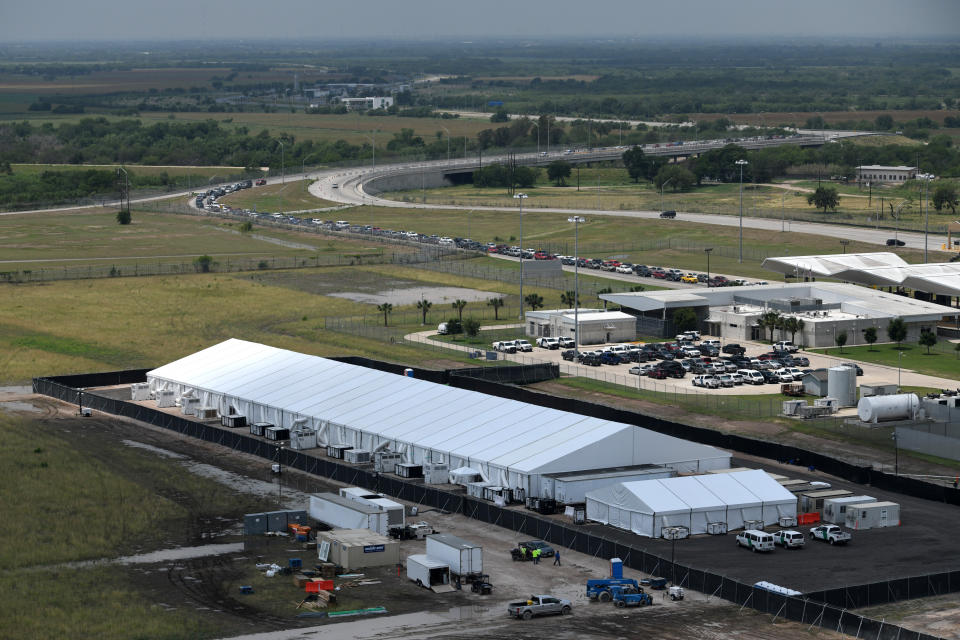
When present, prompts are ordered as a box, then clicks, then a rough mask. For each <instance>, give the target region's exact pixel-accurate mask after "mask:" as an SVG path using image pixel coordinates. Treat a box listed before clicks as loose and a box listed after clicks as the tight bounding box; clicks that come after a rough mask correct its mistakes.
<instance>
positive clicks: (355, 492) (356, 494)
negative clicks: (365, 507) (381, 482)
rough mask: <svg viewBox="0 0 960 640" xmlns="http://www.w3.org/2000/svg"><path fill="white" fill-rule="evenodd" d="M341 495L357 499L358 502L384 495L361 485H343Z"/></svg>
mask: <svg viewBox="0 0 960 640" xmlns="http://www.w3.org/2000/svg"><path fill="white" fill-rule="evenodd" d="M340 497H341V498H348V499H350V500H356V501H357V502H363V501H364V500H369V499H371V498H382V497H383V496H382V495H380V494H379V493H376V492H373V491H370V490H369V489H363V488H361V487H342V488H341V489H340Z"/></svg>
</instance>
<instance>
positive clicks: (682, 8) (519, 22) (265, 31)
mask: <svg viewBox="0 0 960 640" xmlns="http://www.w3.org/2000/svg"><path fill="white" fill-rule="evenodd" d="M958 25H960V2H957V1H956V0H913V1H912V2H911V3H909V4H904V3H902V2H901V1H900V0H844V1H842V2H836V1H835V0H806V2H804V3H803V5H802V6H799V5H798V4H797V3H796V2H788V1H787V0H764V1H763V2H753V1H751V2H732V3H727V4H723V5H721V4H719V3H717V2H715V1H714V0H672V2H670V3H669V4H665V3H659V2H651V1H649V0H646V1H645V0H639V1H637V0H594V2H593V3H591V4H590V5H589V6H588V7H585V6H584V5H583V4H582V3H579V2H574V1H573V0H524V2H513V1H512V0H487V2H486V3H485V4H484V5H483V6H477V5H467V4H465V3H456V2H450V3H446V4H444V5H440V6H438V5H437V4H436V3H435V2H433V1H432V0H405V2H402V3H398V2H396V0H365V2H364V4H363V5H362V6H357V5H351V4H350V3H333V2H324V1H323V0H321V1H320V2H317V1H316V0H279V1H278V2H276V3H273V4H272V5H265V4H264V3H262V2H260V1H259V0H201V1H200V2H195V1H188V0H167V1H166V2H163V3H157V2H153V1H149V2H148V1H145V0H124V1H123V2H120V1H118V0H85V2H82V3H78V2H75V1H72V2H67V1H66V0H32V1H31V2H28V3H27V2H21V3H14V2H8V3H6V4H5V5H3V6H2V7H0V45H2V44H9V43H10V42H13V41H16V42H18V43H46V42H103V43H109V42H117V41H118V40H119V41H123V42H129V41H134V42H136V41H140V42H168V41H169V42H179V41H185V40H186V41H193V40H204V41H210V42H214V41H216V42H219V41H228V40H237V39H242V40H250V41H273V40H277V39H285V40H287V41H290V40H302V39H304V38H312V39H335V40H336V41H353V40H356V41H371V40H390V41H394V42H396V41H407V40H414V41H426V42H440V41H442V42H449V41H470V40H477V39H482V40H489V39H497V38H502V39H509V40H516V39H540V38H543V37H547V38H549V39H557V38H576V39H578V40H579V39H618V40H619V39H629V38H657V37H668V38H670V37H674V36H676V38H677V39H682V38H688V39H690V38H698V39H699V38H751V37H753V36H756V35H757V34H763V37H766V38H804V39H810V38H827V39H829V38H837V37H841V38H844V37H846V38H868V39H869V38H891V37H893V38H898V39H899V38H903V39H907V40H910V39H917V38H919V39H926V38H928V37H932V38H941V37H943V38H952V39H956V31H957V26H958ZM120 34H123V35H122V36H121V35H120ZM118 36H120V37H118Z"/></svg>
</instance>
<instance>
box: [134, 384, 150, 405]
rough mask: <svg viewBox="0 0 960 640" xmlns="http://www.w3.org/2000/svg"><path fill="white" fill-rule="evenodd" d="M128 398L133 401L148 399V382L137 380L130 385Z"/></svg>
mask: <svg viewBox="0 0 960 640" xmlns="http://www.w3.org/2000/svg"><path fill="white" fill-rule="evenodd" d="M130 399H131V400H133V401H134V402H139V401H141V400H149V399H150V383H148V382H137V383H136V384H132V385H130Z"/></svg>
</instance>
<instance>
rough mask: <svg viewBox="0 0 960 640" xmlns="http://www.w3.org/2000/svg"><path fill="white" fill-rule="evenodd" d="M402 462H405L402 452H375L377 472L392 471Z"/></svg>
mask: <svg viewBox="0 0 960 640" xmlns="http://www.w3.org/2000/svg"><path fill="white" fill-rule="evenodd" d="M400 462H403V454H402V453H397V452H395V451H377V452H376V453H374V454H373V470H374V471H376V472H377V473H392V472H393V471H394V470H395V469H396V466H397V464H398V463H400Z"/></svg>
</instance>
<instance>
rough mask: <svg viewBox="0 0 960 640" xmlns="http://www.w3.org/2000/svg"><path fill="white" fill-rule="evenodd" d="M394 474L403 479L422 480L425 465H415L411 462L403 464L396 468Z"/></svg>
mask: <svg viewBox="0 0 960 640" xmlns="http://www.w3.org/2000/svg"><path fill="white" fill-rule="evenodd" d="M394 473H396V474H397V475H398V476H400V477H401V478H422V477H423V465H420V464H413V463H411V462H401V463H400V464H398V465H396V466H395V467H394Z"/></svg>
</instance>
